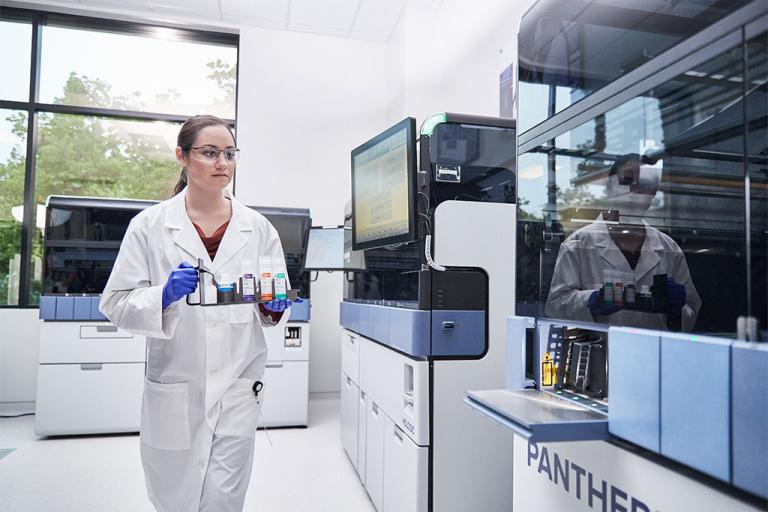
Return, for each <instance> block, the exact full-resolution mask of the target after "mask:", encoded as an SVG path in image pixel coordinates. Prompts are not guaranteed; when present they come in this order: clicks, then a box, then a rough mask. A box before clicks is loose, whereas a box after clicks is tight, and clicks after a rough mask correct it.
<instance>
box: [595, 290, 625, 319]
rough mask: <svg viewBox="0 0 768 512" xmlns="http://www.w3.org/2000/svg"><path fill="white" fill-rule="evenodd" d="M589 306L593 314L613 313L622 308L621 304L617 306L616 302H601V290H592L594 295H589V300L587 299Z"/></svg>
mask: <svg viewBox="0 0 768 512" xmlns="http://www.w3.org/2000/svg"><path fill="white" fill-rule="evenodd" d="M587 307H588V308H589V311H590V312H591V313H592V315H593V316H598V315H602V316H605V315H612V314H614V313H616V312H617V311H620V310H621V306H617V305H616V304H603V303H602V302H600V290H595V291H593V292H592V295H590V296H589V300H587Z"/></svg>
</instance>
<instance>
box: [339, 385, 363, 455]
mask: <svg viewBox="0 0 768 512" xmlns="http://www.w3.org/2000/svg"><path fill="white" fill-rule="evenodd" d="M359 394H360V390H359V389H358V387H357V386H355V384H354V383H353V382H352V379H350V378H349V377H348V376H346V375H344V372H342V373H341V444H342V446H343V447H344V450H345V451H346V452H347V456H348V457H349V460H351V461H352V464H353V465H355V466H356V465H357V421H358V410H357V404H358V400H359V399H358V396H359Z"/></svg>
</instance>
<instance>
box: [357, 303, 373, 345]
mask: <svg viewBox="0 0 768 512" xmlns="http://www.w3.org/2000/svg"><path fill="white" fill-rule="evenodd" d="M356 306H357V307H356V308H355V311H356V314H357V332H359V333H360V334H362V335H363V336H366V337H368V338H373V336H371V332H372V329H371V318H370V317H371V309H373V308H374V307H375V306H370V305H368V304H356Z"/></svg>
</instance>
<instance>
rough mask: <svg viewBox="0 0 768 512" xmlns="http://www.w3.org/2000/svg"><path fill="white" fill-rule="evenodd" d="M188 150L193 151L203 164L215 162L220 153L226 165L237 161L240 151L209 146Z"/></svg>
mask: <svg viewBox="0 0 768 512" xmlns="http://www.w3.org/2000/svg"><path fill="white" fill-rule="evenodd" d="M190 149H192V150H194V152H195V154H196V155H197V156H199V157H200V159H201V160H203V161H205V162H215V161H216V160H218V159H219V155H220V154H222V153H223V154H224V160H225V161H226V162H227V163H232V162H237V159H238V158H240V150H239V149H237V148H227V149H218V148H212V147H210V146H194V147H191V148H190Z"/></svg>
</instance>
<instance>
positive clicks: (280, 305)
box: [264, 297, 304, 313]
mask: <svg viewBox="0 0 768 512" xmlns="http://www.w3.org/2000/svg"><path fill="white" fill-rule="evenodd" d="M294 302H295V303H296V304H301V303H302V302H304V300H303V299H302V298H301V297H296V299H295V300H290V299H275V300H270V301H269V302H265V303H264V309H266V310H267V311H269V312H270V313H282V312H283V311H285V310H286V309H288V308H289V307H291V306H292V305H293V303H294Z"/></svg>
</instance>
